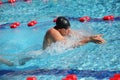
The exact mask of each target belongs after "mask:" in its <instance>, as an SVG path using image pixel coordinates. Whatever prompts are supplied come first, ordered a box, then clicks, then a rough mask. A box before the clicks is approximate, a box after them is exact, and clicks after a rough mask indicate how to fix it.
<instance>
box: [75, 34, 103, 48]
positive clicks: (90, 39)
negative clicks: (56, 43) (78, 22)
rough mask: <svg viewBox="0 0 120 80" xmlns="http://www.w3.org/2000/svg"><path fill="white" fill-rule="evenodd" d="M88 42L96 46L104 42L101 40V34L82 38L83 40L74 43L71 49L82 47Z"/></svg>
mask: <svg viewBox="0 0 120 80" xmlns="http://www.w3.org/2000/svg"><path fill="white" fill-rule="evenodd" d="M89 42H93V43H96V44H104V43H105V40H104V39H103V38H102V35H101V34H98V35H95V36H89V37H84V39H83V40H81V41H79V42H77V43H75V45H73V47H78V46H82V45H85V44H86V43H89Z"/></svg>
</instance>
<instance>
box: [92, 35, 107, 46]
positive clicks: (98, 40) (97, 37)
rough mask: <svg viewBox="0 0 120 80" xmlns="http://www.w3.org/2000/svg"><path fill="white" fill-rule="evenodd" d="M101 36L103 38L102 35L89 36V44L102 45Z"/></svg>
mask: <svg viewBox="0 0 120 80" xmlns="http://www.w3.org/2000/svg"><path fill="white" fill-rule="evenodd" d="M102 36H103V35H102V34H98V35H95V36H91V37H90V40H91V42H94V43H96V44H104V43H105V40H104V39H103V38H102Z"/></svg>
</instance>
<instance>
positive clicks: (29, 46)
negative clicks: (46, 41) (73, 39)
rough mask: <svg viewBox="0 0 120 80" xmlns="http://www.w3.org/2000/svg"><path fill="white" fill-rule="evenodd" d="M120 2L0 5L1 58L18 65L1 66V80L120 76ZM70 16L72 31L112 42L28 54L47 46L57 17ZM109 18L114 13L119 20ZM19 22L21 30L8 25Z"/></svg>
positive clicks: (82, 79) (87, 79) (86, 79)
mask: <svg viewBox="0 0 120 80" xmlns="http://www.w3.org/2000/svg"><path fill="white" fill-rule="evenodd" d="M119 10H120V1H119V0H110V1H108V0H104V1H97V0H94V1H93V0H88V1H86V0H84V1H82V0H75V1H73V0H64V1H63V0H59V1H58V0H51V1H49V0H35V1H32V2H30V3H27V2H24V1H23V0H18V1H17V2H16V3H15V4H12V5H11V4H9V3H7V0H4V1H3V4H2V5H1V6H0V54H1V56H3V57H4V58H7V59H9V60H11V61H12V62H13V63H15V66H13V67H8V66H6V65H4V64H0V79H2V80H25V79H26V77H27V76H36V77H37V78H38V79H39V80H61V79H62V78H63V77H65V75H67V74H70V73H74V74H76V75H77V76H78V78H79V80H96V79H97V80H102V79H103V80H108V79H109V78H110V77H112V76H113V74H115V73H120V59H119V57H120V54H119V52H120V50H119V49H120V46H119V44H120V37H119V35H120V34H119V33H120V32H119V30H120V29H119V26H120V17H119V16H120V12H119ZM59 15H62V16H66V17H67V18H68V19H69V20H70V22H71V27H72V29H75V30H81V29H84V30H85V31H87V32H88V34H90V35H92V34H98V33H100V34H103V35H104V38H105V39H106V41H107V43H106V44H104V45H97V44H93V43H89V44H87V45H85V46H81V47H79V48H75V49H69V50H64V48H59V47H56V46H53V47H52V49H49V50H47V51H43V52H42V53H44V54H41V55H40V54H39V53H41V51H38V52H36V53H38V54H35V55H33V54H32V55H28V54H31V53H33V52H32V51H37V50H40V49H41V48H42V42H43V37H44V35H45V32H46V31H47V30H48V29H49V28H51V27H53V26H54V25H55V23H53V22H52V21H53V19H54V18H56V16H59ZM86 15H87V16H90V17H91V18H92V19H91V21H90V22H85V23H81V22H79V21H78V20H77V19H78V18H79V17H82V16H86ZM105 15H114V16H115V20H114V21H103V20H102V17H103V16H105ZM31 20H37V21H38V24H36V25H35V26H33V27H28V26H27V23H28V22H29V21H31ZM16 21H18V22H20V23H21V25H20V26H19V27H18V28H16V29H11V28H10V27H9V26H10V24H11V23H13V22H16ZM26 56H32V57H33V59H32V60H30V61H28V62H27V63H26V64H24V65H19V64H18V61H19V60H20V59H21V58H23V57H26Z"/></svg>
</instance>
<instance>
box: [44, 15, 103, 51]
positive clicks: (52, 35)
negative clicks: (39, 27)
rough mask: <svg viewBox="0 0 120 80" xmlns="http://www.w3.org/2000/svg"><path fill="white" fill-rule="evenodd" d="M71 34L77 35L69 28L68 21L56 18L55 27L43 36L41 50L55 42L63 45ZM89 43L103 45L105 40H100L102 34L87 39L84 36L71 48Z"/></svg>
mask: <svg viewBox="0 0 120 80" xmlns="http://www.w3.org/2000/svg"><path fill="white" fill-rule="evenodd" d="M71 34H75V35H76V34H77V33H76V32H75V31H73V30H72V29H71V28H70V22H69V20H68V19H66V18H65V17H63V16H60V17H58V18H57V21H56V26H55V27H53V28H50V29H49V30H48V31H47V32H46V34H45V37H44V41H43V49H46V48H47V47H48V46H50V45H51V44H52V43H55V42H57V41H61V42H63V43H64V44H65V43H66V39H65V38H66V36H69V35H71ZM77 35H79V34H77ZM79 36H80V35H79ZM89 42H93V43H96V44H104V43H105V40H104V39H103V38H102V34H98V35H94V36H89V37H86V36H84V38H83V39H82V40H80V41H78V42H75V43H74V44H73V45H72V46H71V47H73V48H74V47H78V46H82V45H84V44H86V43H89Z"/></svg>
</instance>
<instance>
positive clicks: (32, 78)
mask: <svg viewBox="0 0 120 80" xmlns="http://www.w3.org/2000/svg"><path fill="white" fill-rule="evenodd" d="M26 80H37V78H36V77H33V76H31V77H27V78H26Z"/></svg>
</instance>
